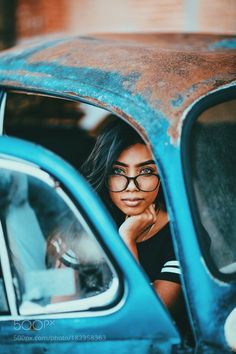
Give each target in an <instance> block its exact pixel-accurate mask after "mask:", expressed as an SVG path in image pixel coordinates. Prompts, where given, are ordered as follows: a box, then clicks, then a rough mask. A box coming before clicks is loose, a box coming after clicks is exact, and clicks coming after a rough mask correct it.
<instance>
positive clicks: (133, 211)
mask: <svg viewBox="0 0 236 354" xmlns="http://www.w3.org/2000/svg"><path fill="white" fill-rule="evenodd" d="M144 210H145V208H143V207H125V208H122V209H121V211H122V212H123V213H124V214H125V215H129V216H135V215H139V214H141V213H142V212H143V211H144Z"/></svg>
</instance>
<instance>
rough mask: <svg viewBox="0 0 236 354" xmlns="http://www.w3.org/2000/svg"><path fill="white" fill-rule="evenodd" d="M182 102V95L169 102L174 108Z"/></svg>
mask: <svg viewBox="0 0 236 354" xmlns="http://www.w3.org/2000/svg"><path fill="white" fill-rule="evenodd" d="M183 102H184V98H183V96H182V95H178V96H177V97H176V98H174V99H173V100H171V104H172V106H173V107H174V108H178V107H180V106H181V105H182V104H183Z"/></svg>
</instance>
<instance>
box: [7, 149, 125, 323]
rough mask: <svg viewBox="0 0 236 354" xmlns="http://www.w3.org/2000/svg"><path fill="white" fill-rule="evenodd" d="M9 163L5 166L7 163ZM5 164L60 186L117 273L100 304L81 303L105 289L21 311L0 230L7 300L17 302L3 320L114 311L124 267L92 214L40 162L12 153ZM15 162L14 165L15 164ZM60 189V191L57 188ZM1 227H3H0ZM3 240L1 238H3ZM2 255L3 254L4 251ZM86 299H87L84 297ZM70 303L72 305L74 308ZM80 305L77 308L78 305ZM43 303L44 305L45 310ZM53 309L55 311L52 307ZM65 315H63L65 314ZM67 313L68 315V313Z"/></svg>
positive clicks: (65, 197) (119, 293)
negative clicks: (100, 234)
mask: <svg viewBox="0 0 236 354" xmlns="http://www.w3.org/2000/svg"><path fill="white" fill-rule="evenodd" d="M4 165H5V166H6V167H5V166H4ZM2 166H4V167H3V168H5V169H9V170H12V171H16V172H20V173H24V174H26V175H28V176H33V177H35V178H37V179H38V180H40V181H41V182H42V183H46V184H47V185H48V186H49V187H53V188H55V189H57V192H56V193H57V194H58V196H59V197H60V198H62V199H63V201H64V202H65V204H66V205H67V206H68V208H70V210H71V211H72V213H73V214H74V215H75V217H76V219H77V220H78V221H79V222H80V223H81V225H82V227H83V228H84V229H85V231H86V232H88V233H89V235H90V236H91V237H92V238H93V240H94V241H95V242H96V243H97V244H98V245H99V248H101V249H102V251H103V253H104V258H105V261H106V262H107V264H108V265H109V268H110V270H111V272H112V273H113V275H114V279H113V283H112V286H111V287H110V288H109V289H108V290H107V291H106V292H110V293H113V294H110V296H111V295H112V298H111V299H109V302H108V303H105V304H102V305H100V306H98V307H96V306H93V307H89V308H83V307H82V308H80V307H81V306H80V303H81V305H82V303H85V304H86V301H87V299H88V300H89V299H90V301H93V299H94V300H96V296H99V297H101V296H102V295H103V293H101V294H98V295H95V296H94V297H93V299H91V298H92V297H88V298H85V299H77V300H73V303H72V302H71V301H64V302H59V303H56V304H53V306H52V311H45V312H37V311H34V312H29V313H20V306H21V305H22V304H23V303H21V304H19V303H18V299H17V296H16V291H17V289H16V288H15V286H14V279H13V274H12V270H11V256H10V254H9V247H8V245H7V243H8V240H7V239H6V234H5V233H4V230H2V231H3V232H1V230H0V232H1V234H0V240H1V241H4V243H5V249H3V251H2V252H4V259H5V261H7V262H6V263H7V265H6V266H7V269H5V268H3V279H4V281H5V282H6V281H10V283H11V284H10V285H9V286H10V288H9V291H6V295H7V302H8V303H9V296H10V297H11V298H12V301H14V302H15V304H12V306H9V314H2V315H1V314H0V321H1V320H5V319H6V318H8V317H9V316H10V317H11V316H19V317H25V316H40V317H41V316H42V317H45V316H46V317H48V316H58V315H59V316H60V315H61V314H66V315H68V317H71V315H73V314H74V315H75V316H76V317H80V314H81V313H82V314H83V317H84V314H85V316H86V314H87V316H88V317H90V316H91V315H90V316H89V313H93V314H94V315H96V316H98V315H101V314H103V312H104V310H105V312H104V315H105V314H107V311H109V312H110V311H111V310H112V311H114V309H115V308H116V307H117V304H118V303H119V302H120V301H121V298H122V296H123V295H124V280H123V277H122V275H121V271H120V270H119V268H118V266H117V264H116V262H115V260H114V259H113V258H112V257H111V255H110V253H109V251H108V250H107V249H106V248H105V247H104V244H102V242H101V239H100V238H99V237H98V232H97V231H96V230H95V228H94V227H93V225H92V223H91V221H89V218H88V216H87V215H85V213H84V212H83V208H82V205H78V202H76V201H75V200H74V198H73V197H72V196H71V194H70V193H69V191H68V190H67V189H66V187H65V186H64V185H63V184H62V183H61V182H59V181H58V180H57V178H55V177H54V176H53V175H52V174H50V173H48V172H47V171H45V170H43V169H41V168H40V167H39V166H37V165H35V164H33V163H30V162H26V161H24V160H20V159H17V158H11V157H10V156H7V157H6V156H0V168H1V167H2ZM12 166H13V167H12ZM58 191H59V192H58ZM0 226H2V225H0ZM1 229H2V227H1ZM1 243H2V242H1ZM1 255H2V254H1ZM1 262H2V257H1ZM83 300H85V301H83ZM87 302H89V301H87ZM71 305H73V308H72V309H69V307H70V308H71ZM76 307H77V308H76ZM43 309H44V307H42V310H43ZM53 309H54V311H53ZM63 317H64V316H63ZM66 317H67V316H66Z"/></svg>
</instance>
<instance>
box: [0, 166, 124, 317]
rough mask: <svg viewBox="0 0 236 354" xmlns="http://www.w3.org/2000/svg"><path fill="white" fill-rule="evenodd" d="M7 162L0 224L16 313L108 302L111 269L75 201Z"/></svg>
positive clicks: (2, 171)
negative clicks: (13, 287) (16, 308)
mask: <svg viewBox="0 0 236 354" xmlns="http://www.w3.org/2000/svg"><path fill="white" fill-rule="evenodd" d="M3 164H4V163H3ZM12 164H13V165H14V166H13V168H12V167H11V168H5V167H3V166H2V167H1V168H0V175H1V177H0V180H1V183H0V194H1V224H2V229H3V233H4V237H5V240H6V244H7V246H8V252H9V258H10V264H11V271H12V277H13V278H15V279H16V281H15V282H14V286H15V294H16V297H17V298H16V302H17V303H18V305H19V312H20V314H34V313H50V312H52V313H53V312H54V313H55V312H59V311H73V310H87V309H89V308H93V307H96V308H99V307H102V306H105V305H108V304H110V303H111V302H112V301H113V300H114V297H115V294H116V291H117V276H116V273H115V270H114V268H113V266H112V265H111V263H110V261H109V259H108V258H107V256H106V255H105V253H104V251H103V250H102V248H101V246H100V245H99V243H98V241H97V240H96V238H95V237H94V235H93V233H92V232H91V230H90V228H89V226H88V224H87V223H86V222H85V220H84V218H83V217H82V216H81V214H80V212H79V211H78V209H77V208H76V207H75V205H74V203H73V202H72V201H71V199H70V198H69V197H68V196H67V194H66V193H65V192H64V191H63V189H62V188H61V186H60V185H59V183H58V182H56V181H54V180H53V179H52V178H50V177H49V176H48V175H47V174H46V173H44V172H43V171H41V170H38V169H37V168H36V167H35V168H33V167H30V168H29V169H28V170H29V171H28V172H25V169H26V166H25V165H21V163H18V164H17V163H15V164H14V163H13V162H11V166H12ZM16 165H17V167H16ZM26 170H27V169H26ZM23 171H24V172H23ZM0 285H1V284H0ZM114 289H115V290H114ZM0 290H1V289H0Z"/></svg>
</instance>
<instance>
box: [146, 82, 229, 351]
mask: <svg viewBox="0 0 236 354" xmlns="http://www.w3.org/2000/svg"><path fill="white" fill-rule="evenodd" d="M235 112H236V91H235V85H234V84H232V85H231V86H228V87H223V88H222V89H219V90H217V91H215V92H211V93H209V94H208V95H206V96H205V97H203V98H202V99H201V100H199V101H198V102H196V103H195V104H193V105H192V107H191V109H190V110H189V113H188V114H187V115H186V117H185V119H184V123H183V131H182V134H181V138H180V143H179V144H176V145H175V146H173V145H170V144H168V143H167V141H166V142H165V141H159V144H156V145H155V152H156V154H157V155H159V156H162V164H163V169H164V171H165V174H164V179H165V180H166V188H167V190H166V193H167V195H168V196H169V205H171V207H170V209H169V214H170V217H171V218H172V220H173V221H174V222H173V224H172V225H173V232H174V234H175V237H174V241H175V247H176V252H177V253H178V255H179V259H180V262H181V265H182V271H183V283H184V290H185V295H186V301H187V303H188V309H189V313H190V316H191V317H192V324H193V329H194V332H195V336H196V341H197V350H198V351H197V352H199V353H211V352H214V353H223V352H224V353H227V352H231V350H232V349H234V350H235V348H236V343H235V323H236V317H235V307H236V300H235V298H236V297H235V296H236V283H235V280H236V277H235V261H236V253H235V239H236V238H235V235H236V234H235V222H236V216H235V206H236V184H235V181H236V160H235V156H236V145H235V141H236V140H235V136H236V131H235V126H236V116H235ZM149 137H150V139H151V140H152V143H153V145H154V140H155V137H153V136H151V134H149ZM163 147H164V148H163Z"/></svg>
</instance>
